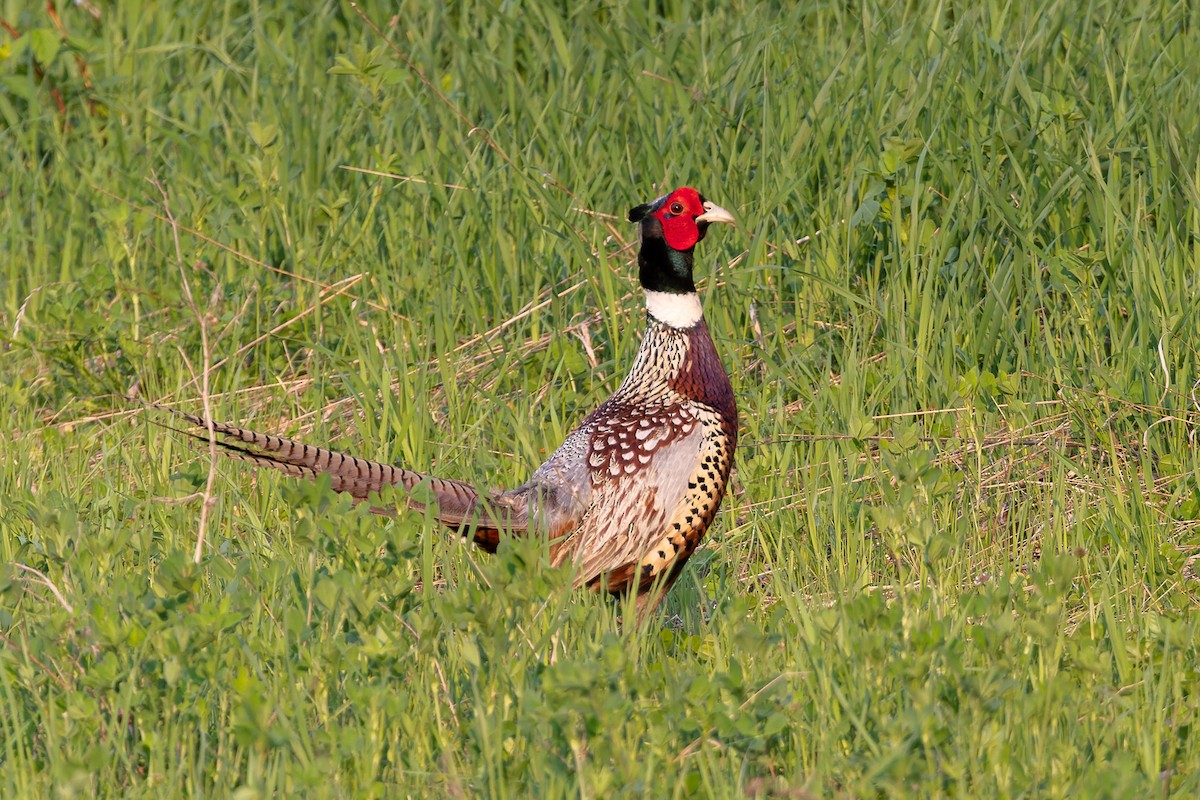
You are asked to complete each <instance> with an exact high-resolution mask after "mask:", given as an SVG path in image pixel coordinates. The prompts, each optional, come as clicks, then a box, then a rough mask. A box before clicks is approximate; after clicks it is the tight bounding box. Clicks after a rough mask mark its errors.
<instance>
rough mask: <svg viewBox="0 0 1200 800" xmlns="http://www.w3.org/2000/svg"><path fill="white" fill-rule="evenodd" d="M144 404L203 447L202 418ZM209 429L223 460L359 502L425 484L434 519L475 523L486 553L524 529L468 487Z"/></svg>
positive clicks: (264, 436)
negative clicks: (318, 481) (502, 535)
mask: <svg viewBox="0 0 1200 800" xmlns="http://www.w3.org/2000/svg"><path fill="white" fill-rule="evenodd" d="M146 405H147V406H148V407H150V408H154V409H157V410H159V411H164V412H166V413H168V414H171V415H173V416H175V417H177V418H179V419H182V420H184V421H185V422H187V423H188V424H189V425H191V426H193V427H194V428H196V429H197V430H195V431H180V432H181V433H184V434H185V435H187V436H190V437H191V438H192V439H193V440H196V441H198V442H201V443H203V444H207V443H208V433H207V431H208V427H209V424H208V422H207V421H206V420H205V419H204V418H203V417H199V416H196V415H195V414H189V413H187V412H186V411H180V410H179V409H177V408H172V407H171V406H164V405H159V404H158V403H146ZM212 430H213V433H214V434H216V440H215V441H216V445H217V449H218V451H219V452H220V453H221V454H222V455H224V456H225V457H227V458H230V459H233V460H235V461H244V462H246V463H249V464H253V465H254V466H256V467H265V468H269V469H275V470H278V471H280V472H282V473H284V474H286V475H290V476H292V477H295V478H307V479H315V478H316V477H317V476H318V475H328V476H329V477H330V482H331V484H332V486H333V489H334V491H338V492H345V493H347V494H349V495H351V496H352V497H354V498H355V499H358V500H366V499H367V498H368V497H369V496H370V495H372V494H376V493H378V492H379V491H380V490H382V489H383V488H384V487H387V486H400V487H403V488H405V489H408V490H411V489H414V488H415V487H417V486H418V485H421V484H425V485H427V486H428V487H429V489H430V491H431V492H432V493H433V496H434V497H435V498H436V500H437V512H436V517H437V519H438V521H439V522H441V523H442V524H443V525H446V526H448V527H450V528H454V529H456V530H463V529H466V528H468V527H469V526H470V525H471V524H472V523H475V524H476V525H477V527H476V529H475V531H474V534H475V541H476V543H478V544H479V545H481V546H483V547H485V548H488V549H494V548H495V545H496V541H497V539H498V535H499V531H500V529H501V528H503V529H505V530H509V531H521V530H524V529H525V527H526V524H525V520H524V517H525V516H526V515H525V514H523V513H521V511H522V510H520V509H514V508H508V507H506V506H502V505H500V504H498V503H497V502H496V500H495V498H493V497H490V496H489V497H481V496H480V494H479V492H478V491H477V490H476V489H475V487H474V486H471V485H470V484H469V483H463V482H462V481H453V480H446V479H445V478H437V477H434V476H432V475H427V474H425V473H422V472H414V471H412V470H408V469H404V468H403V467H396V466H392V465H391V464H382V463H380V462H378V461H370V460H368V459H365V458H358V457H357V456H352V455H347V454H345V453H340V452H338V451H336V450H329V449H327V448H324V447H314V446H312V445H308V444H305V443H303V442H298V441H296V440H295V439H288V438H286V437H283V436H275V435H273V434H269V433H259V432H258V431H254V430H250V429H248V428H242V427H239V426H237V425H230V424H229V423H226V422H217V421H215V420H214V421H213V422H212ZM409 506H410V507H411V508H417V509H419V508H421V507H422V504H421V503H419V502H416V501H410V502H409ZM463 532H465V530H463Z"/></svg>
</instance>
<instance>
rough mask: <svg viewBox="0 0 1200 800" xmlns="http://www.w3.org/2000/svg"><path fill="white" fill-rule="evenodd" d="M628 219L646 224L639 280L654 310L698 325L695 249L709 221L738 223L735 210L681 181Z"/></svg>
mask: <svg viewBox="0 0 1200 800" xmlns="http://www.w3.org/2000/svg"><path fill="white" fill-rule="evenodd" d="M629 221H630V222H637V223H640V225H641V242H642V247H641V250H640V251H639V252H638V279H639V280H640V281H641V284H642V288H643V289H645V290H646V308H647V309H648V310H649V312H650V315H651V316H652V317H654V318H655V319H657V320H659V321H660V322H664V323H666V324H668V325H670V326H672V327H676V328H690V327H691V326H693V325H695V324H696V323H697V322H699V321H700V318H701V314H700V299H699V298H698V297H697V296H696V283H695V281H694V279H693V278H692V262H693V256H692V253H693V251H694V249H695V247H696V243H697V242H699V241H700V240H701V239H703V238H704V235H705V234H706V233H708V226H709V225H710V224H712V223H714V222H726V223H729V224H733V222H734V219H733V215H732V214H730V213H729V212H728V211H726V210H725V209H723V208H721V207H720V206H718V205H715V204H714V203H711V202H709V201H708V200H705V199H704V196H703V195H702V194H700V193H699V192H697V191H696V190H695V189H692V188H691V187H688V186H682V187H680V188H678V189H676V190H675V191H673V192H671V193H670V194H667V195H663V196H662V197H660V198H658V199H657V200H652V201H650V202H649V203H644V204H642V205H640V206H637V207H636V208H634V209H631V210H630V212H629Z"/></svg>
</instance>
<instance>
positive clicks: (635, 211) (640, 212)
mask: <svg viewBox="0 0 1200 800" xmlns="http://www.w3.org/2000/svg"><path fill="white" fill-rule="evenodd" d="M653 207H654V204H653V203H642V204H641V205H640V206H637V207H635V208H631V209H629V221H630V222H641V221H642V220H643V219H645V218H646V215H647V214H649V213H650V211H651V210H652V209H653Z"/></svg>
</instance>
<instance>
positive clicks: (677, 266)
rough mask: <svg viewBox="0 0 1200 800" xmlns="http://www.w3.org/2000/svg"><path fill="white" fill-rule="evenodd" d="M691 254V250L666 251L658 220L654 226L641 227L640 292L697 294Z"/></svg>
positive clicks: (670, 249) (644, 225)
mask: <svg viewBox="0 0 1200 800" xmlns="http://www.w3.org/2000/svg"><path fill="white" fill-rule="evenodd" d="M655 229H657V230H655ZM693 251H694V248H688V249H687V250H674V249H672V248H670V247H668V246H667V243H666V241H665V240H664V239H663V236H662V226H661V225H658V221H657V220H654V221H653V224H643V225H642V249H641V250H640V251H638V280H640V281H641V282H642V288H643V289H645V290H646V291H648V292H670V293H672V294H688V293H689V292H694V291H696V284H695V282H694V281H693V280H692V253H693Z"/></svg>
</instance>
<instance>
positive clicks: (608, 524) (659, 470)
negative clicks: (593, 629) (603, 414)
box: [571, 421, 702, 591]
mask: <svg viewBox="0 0 1200 800" xmlns="http://www.w3.org/2000/svg"><path fill="white" fill-rule="evenodd" d="M639 422H640V421H635V422H634V424H633V425H632V426H628V427H626V431H627V432H628V434H629V436H630V437H632V438H633V439H634V441H638V440H637V439H636V433H637V432H638V431H644V430H647V429H646V428H640V427H638V423H639ZM602 436H603V441H605V442H606V443H607V441H608V439H607V436H608V434H607V433H604V434H602ZM701 439H702V432H701V430H700V428H699V426H698V425H694V424H690V423H689V424H688V425H686V426H675V427H672V428H671V429H670V432H669V433H667V432H660V433H659V434H658V438H657V439H656V438H653V436H651V437H646V438H643V439H642V440H641V442H652V443H654V442H661V443H660V444H655V445H653V446H652V449H650V450H649V451H646V450H643V449H640V448H637V447H633V448H632V449H627V450H621V451H618V452H617V453H614V454H613V456H612V463H610V464H608V465H606V466H604V467H603V468H601V469H599V470H596V471H595V472H593V478H594V479H595V480H596V484H595V485H594V487H593V496H592V504H591V507H590V509H589V510H588V515H587V520H586V523H585V525H584V526H582V527H583V530H581V531H580V535H579V537H578V538H579V541H578V544H577V547H575V548H571V549H572V551H573V552H572V554H571V556H572V558H573V559H574V560H575V561H576V562H577V563H578V564H579V569H580V579H581V580H582V581H583V582H585V583H592V582H593V581H595V580H596V579H597V578H599V577H600V576H601V575H603V574H606V573H613V574H612V575H610V577H609V579H608V580H607V581H606V588H608V589H609V590H611V591H619V590H621V589H623V588H624V584H625V583H627V582H628V578H623V576H619V575H617V574H616V573H615V571H617V570H620V569H621V567H623V566H625V565H626V564H630V563H637V562H638V561H640V560H641V559H642V557H643V556H644V555H645V554H646V551H647V550H648V549H649V548H650V547H651V546H653V545H654V543H655V542H656V541H657V540H658V539H660V538H661V537H662V536H663V535H664V533H665V532H666V530H667V527H668V524H669V523H670V521H671V518H672V516H673V515H674V514H675V512H676V508H677V506H678V503H679V498H680V497H682V496H683V495H684V494H685V492H686V490H687V485H688V482H689V480H690V478H691V476H692V474H693V473H694V472H695V470H696V466H697V463H698V462H699V459H700V450H701ZM630 452H632V453H633V454H634V457H633V460H632V462H631V461H630V460H628V459H627V458H626V457H627V456H628V454H629V453H630ZM629 463H634V464H636V465H637V466H638V467H639V468H638V469H636V470H634V471H631V472H626V471H625V465H626V464H629ZM616 466H619V467H620V473H619V475H617V476H614V474H613V468H614V467H616ZM671 555H674V553H673V552H672V554H671ZM618 584H619V585H618Z"/></svg>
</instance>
